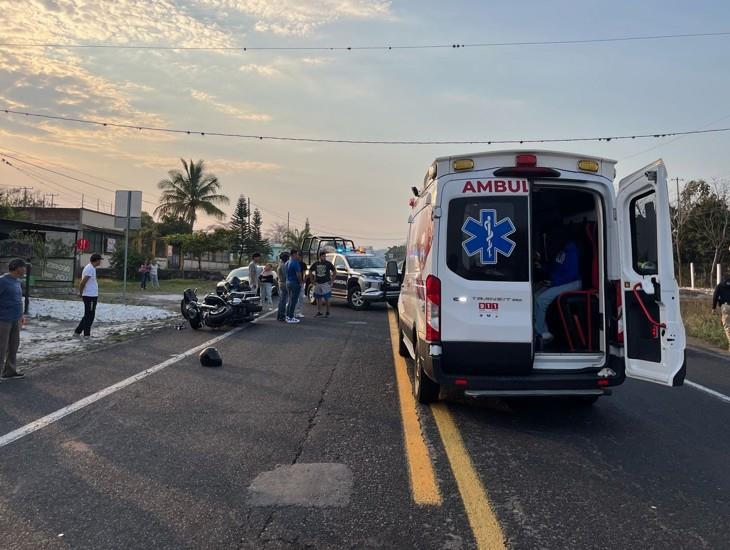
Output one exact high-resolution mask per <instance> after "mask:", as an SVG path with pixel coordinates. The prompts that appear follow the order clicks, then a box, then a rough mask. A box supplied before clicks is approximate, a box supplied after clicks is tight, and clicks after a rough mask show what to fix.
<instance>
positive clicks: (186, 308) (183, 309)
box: [180, 299, 188, 319]
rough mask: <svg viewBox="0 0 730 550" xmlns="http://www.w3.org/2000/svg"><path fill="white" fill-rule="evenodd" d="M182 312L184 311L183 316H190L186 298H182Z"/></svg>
mask: <svg viewBox="0 0 730 550" xmlns="http://www.w3.org/2000/svg"><path fill="white" fill-rule="evenodd" d="M180 312H181V313H182V316H183V317H185V319H187V318H188V307H187V303H185V300H184V299H183V300H180Z"/></svg>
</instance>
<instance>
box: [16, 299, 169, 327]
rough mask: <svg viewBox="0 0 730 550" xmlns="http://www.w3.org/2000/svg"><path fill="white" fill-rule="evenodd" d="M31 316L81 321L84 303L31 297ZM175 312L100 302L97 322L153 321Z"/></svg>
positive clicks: (165, 317) (151, 307) (152, 307)
mask: <svg viewBox="0 0 730 550" xmlns="http://www.w3.org/2000/svg"><path fill="white" fill-rule="evenodd" d="M29 313H30V317H50V318H51V319H56V320H59V321H79V320H80V319H81V317H83V315H84V304H83V302H82V301H81V299H78V300H52V299H48V298H31V300H30V309H29ZM174 315H175V312H173V311H168V310H165V309H162V308H159V307H154V306H129V305H123V304H105V303H103V302H100V303H99V304H98V305H97V308H96V320H95V321H94V322H95V323H112V322H114V323H120V322H121V323H124V322H130V321H153V320H159V319H167V318H168V317H173V316H174Z"/></svg>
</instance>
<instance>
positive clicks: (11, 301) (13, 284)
mask: <svg viewBox="0 0 730 550" xmlns="http://www.w3.org/2000/svg"><path fill="white" fill-rule="evenodd" d="M24 276H25V262H24V261H23V260H21V259H20V258H18V259H15V260H11V261H10V263H9V264H8V273H6V274H5V275H3V276H2V277H0V367H2V368H0V371H2V372H0V380H3V381H5V380H19V379H21V378H23V377H24V376H25V375H24V374H22V373H19V372H18V371H17V370H16V369H15V366H16V362H17V355H18V347H19V346H20V327H21V325H23V324H25V317H24V316H23V290H22V288H21V286H20V279H21V278H22V277H24Z"/></svg>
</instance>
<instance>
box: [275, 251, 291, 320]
mask: <svg viewBox="0 0 730 550" xmlns="http://www.w3.org/2000/svg"><path fill="white" fill-rule="evenodd" d="M287 263H289V254H288V253H287V252H282V253H281V254H279V267H277V268H276V276H277V277H278V278H279V310H278V312H277V315H276V320H277V321H279V322H282V323H283V322H284V321H286V306H287V302H288V300H289V291H288V290H287V287H286V277H287V276H286V265H287Z"/></svg>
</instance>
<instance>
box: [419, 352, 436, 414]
mask: <svg viewBox="0 0 730 550" xmlns="http://www.w3.org/2000/svg"><path fill="white" fill-rule="evenodd" d="M413 370H414V372H413V396H414V397H415V398H416V401H418V402H419V403H421V404H423V405H428V404H429V403H433V402H434V401H438V398H439V393H440V391H441V386H440V385H439V384H437V383H436V382H434V381H433V380H431V379H430V378H429V377H428V375H427V374H426V373H425V372H424V370H423V359H421V357H420V356H419V355H418V352H416V360H415V361H414V363H413Z"/></svg>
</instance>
